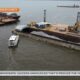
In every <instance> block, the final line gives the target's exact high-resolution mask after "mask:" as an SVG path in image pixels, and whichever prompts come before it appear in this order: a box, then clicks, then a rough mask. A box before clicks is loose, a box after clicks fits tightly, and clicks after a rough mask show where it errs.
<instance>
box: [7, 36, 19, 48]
mask: <svg viewBox="0 0 80 80" xmlns="http://www.w3.org/2000/svg"><path fill="white" fill-rule="evenodd" d="M18 41H19V35H12V36H11V37H10V38H9V41H8V46H9V47H15V46H17V44H18Z"/></svg>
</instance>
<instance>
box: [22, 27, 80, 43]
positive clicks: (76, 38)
mask: <svg viewBox="0 0 80 80" xmlns="http://www.w3.org/2000/svg"><path fill="white" fill-rule="evenodd" d="M32 31H42V32H44V33H46V34H48V35H51V36H56V37H58V38H60V39H62V40H65V41H67V42H74V43H80V36H76V35H71V34H63V33H58V32H54V31H53V32H51V31H47V30H40V29H35V28H27V29H25V32H28V33H30V32H32ZM23 32H24V30H23Z"/></svg>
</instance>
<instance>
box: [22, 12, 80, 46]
mask: <svg viewBox="0 0 80 80" xmlns="http://www.w3.org/2000/svg"><path fill="white" fill-rule="evenodd" d="M45 15H46V10H44V22H40V23H36V22H31V23H30V24H28V25H27V26H28V27H27V28H26V29H25V31H26V32H27V33H33V32H34V31H35V32H37V33H38V32H43V33H45V34H47V35H48V36H54V37H57V38H59V39H61V40H63V41H66V42H70V43H74V44H79V45H80V21H79V18H80V12H78V15H77V21H76V23H75V25H74V26H69V25H65V24H64V25H63V24H50V23H48V22H46V17H45ZM23 31H24V30H23ZM37 33H36V35H37ZM40 36H41V35H40Z"/></svg>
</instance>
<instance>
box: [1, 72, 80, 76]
mask: <svg viewBox="0 0 80 80" xmlns="http://www.w3.org/2000/svg"><path fill="white" fill-rule="evenodd" d="M0 76H80V71H0Z"/></svg>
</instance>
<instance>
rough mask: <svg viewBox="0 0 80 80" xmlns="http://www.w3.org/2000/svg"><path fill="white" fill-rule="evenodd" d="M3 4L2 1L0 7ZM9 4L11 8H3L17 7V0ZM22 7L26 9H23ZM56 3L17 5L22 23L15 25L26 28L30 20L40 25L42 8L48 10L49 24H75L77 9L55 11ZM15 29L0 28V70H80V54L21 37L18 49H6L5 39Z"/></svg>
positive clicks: (6, 41) (9, 27) (57, 9)
mask: <svg viewBox="0 0 80 80" xmlns="http://www.w3.org/2000/svg"><path fill="white" fill-rule="evenodd" d="M3 2H4V1H2V0H1V3H0V4H2V3H3ZM12 3H13V4H10V5H8V4H6V5H4V7H6V6H14V5H16V0H14V1H13V2H12ZM25 3H26V5H23V4H25ZM39 3H40V4H39ZM42 3H43V4H42ZM59 3H60V2H58V3H57V2H56V1H55V2H51V1H50V3H49V1H42V2H39V1H32V2H31V1H30V2H29V1H28V2H27V1H23V2H22V1H20V2H19V4H18V5H17V7H21V9H22V11H21V12H20V15H21V22H20V23H18V24H27V23H28V22H29V21H32V20H36V21H42V20H43V19H42V17H43V12H42V11H43V8H46V9H47V20H48V21H49V22H54V23H68V24H72V23H74V22H75V19H76V14H77V11H78V10H79V9H61V8H57V7H56V5H57V4H59ZM62 3H63V2H61V4H62ZM73 3H74V2H73ZM76 3H78V2H76ZM44 4H45V5H44ZM53 4H54V5H53ZM65 4H68V2H67V3H66V2H65ZM69 4H70V3H69ZM41 5H42V6H41ZM36 7H37V9H36ZM67 12H68V13H67ZM68 19H69V20H68ZM16 25H17V24H13V25H7V26H3V27H0V70H80V51H75V50H71V49H67V48H64V47H59V46H55V45H51V44H47V43H44V42H40V41H36V40H32V39H30V38H26V37H23V36H20V42H19V45H18V47H17V48H12V49H9V48H8V38H9V37H10V36H11V30H12V29H14V28H15V26H16Z"/></svg>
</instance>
